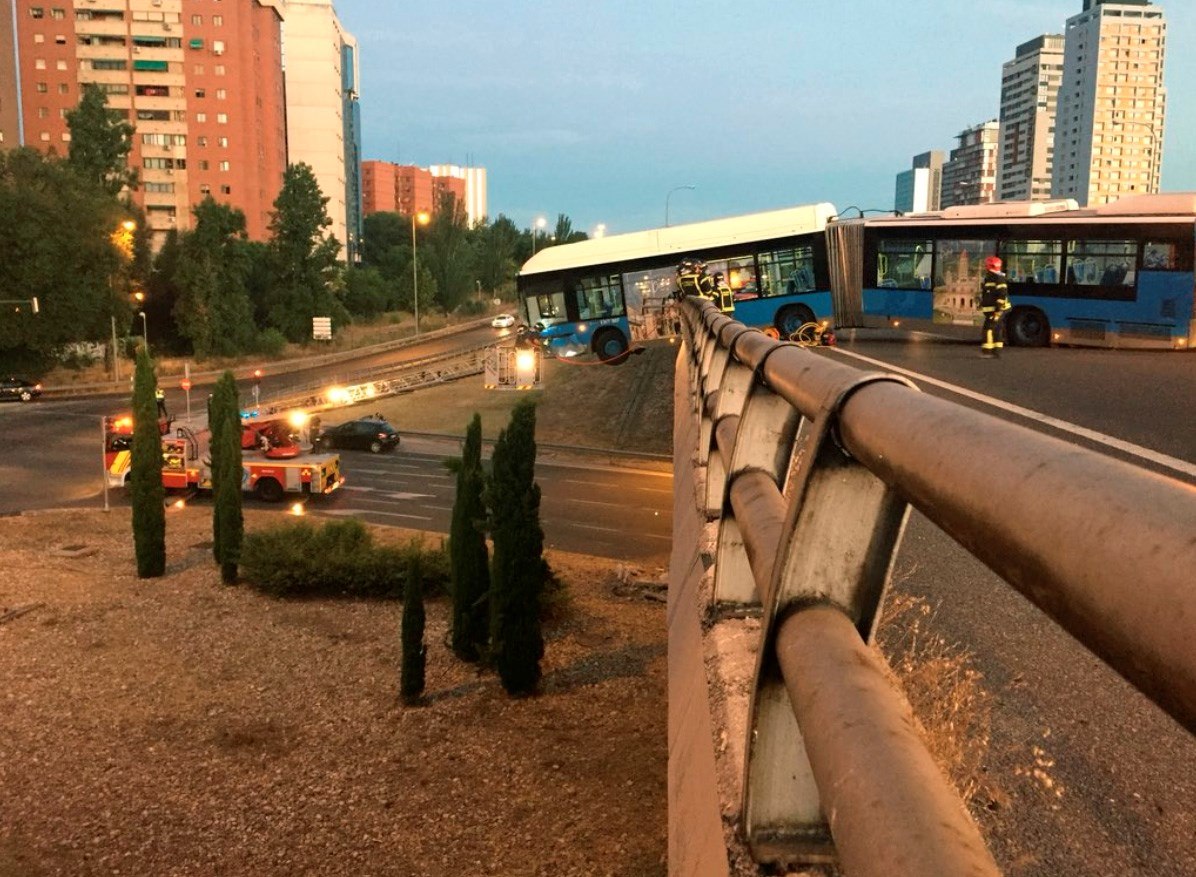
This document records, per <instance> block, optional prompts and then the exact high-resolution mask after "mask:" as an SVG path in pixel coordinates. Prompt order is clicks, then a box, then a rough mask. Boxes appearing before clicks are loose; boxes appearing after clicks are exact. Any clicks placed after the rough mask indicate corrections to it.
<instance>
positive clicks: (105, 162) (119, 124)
mask: <svg viewBox="0 0 1196 877" xmlns="http://www.w3.org/2000/svg"><path fill="white" fill-rule="evenodd" d="M66 126H67V128H68V129H69V130H70V132H71V148H70V155H69V157H68V159H67V161H68V163H69V165H70V167H71V169H72V170H74V171H75V172H76V173H77V174H78V175H79V176H80V177H81V178H82V179H83V180H85V181H86V182H87V183H88V184H90V185H92V186H95V187H97V188H98V189H99V190H100V191H102V192H106V193H107V194H108V195H110V196H112V197H115V196H117V195H119V194H120V193H121V191H122V190H123V189H125V188H129V189H133V188H136V186H137V172H136V171H135V170H133V169H132V168H130V167H129V162H128V158H129V151H130V150H131V149H132V148H133V131H134V128H133V126H132V125H131V124H130V123H129V122H128V121H126V120H125V117H124V114H123V113H122V112H120V111H118V110H109V109H108V97H107V95H105V94H104V92H103V90H102V89H101V88H100V87H99V86H98V85H96V84H95V83H94V82H88V83H85V84H84V85H83V88H82V91H81V92H80V95H79V104H78V106H76V107H75V108H74V109H73V110H68V111H67V114H66Z"/></svg>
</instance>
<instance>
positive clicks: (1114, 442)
mask: <svg viewBox="0 0 1196 877" xmlns="http://www.w3.org/2000/svg"><path fill="white" fill-rule="evenodd" d="M832 349H833V350H835V351H836V352H837V353H839V354H841V355H842V356H850V357H852V358H854V359H859V360H862V361H863V362H867V363H871V364H872V365H876V366H880V367H881V368H883V369H885V370H887V371H893V372H898V373H899V374H903V375H906V376H908V377H911V378H914V379H915V380H918V381H922V382H924V383H927V384H930V385H931V386H935V387H940V388H941V389H944V390H947V391H949V392H952V393H955V394H957V395H959V396H964V397H966V398H968V399H974V400H975V401H977V402H983V403H984V404H985V405H991V406H992V407H993V408H998V409H1000V410H1002V411H1008V412H1009V413H1010V414H1016V415H1018V416H1019V417H1024V418H1026V419H1027V420H1036V421H1038V422H1039V423H1042V424H1045V425H1047V426H1050V427H1053V428H1054V429H1058V430H1061V431H1063V432H1069V433H1071V434H1072V435H1078V436H1080V437H1081V438H1085V439H1088V441H1092V442H1096V443H1097V444H1101V445H1105V446H1106V447H1110V448H1115V449H1116V450H1118V451H1121V452H1122V453H1123V454H1129V455H1130V456H1133V457H1138V458H1140V459H1143V460H1149V461H1150V462H1152V463H1156V464H1158V465H1160V466H1164V467H1166V468H1168V469H1171V470H1173V471H1175V472H1181V473H1183V474H1184V475H1188V476H1190V477H1194V478H1196V464H1193V463H1189V462H1187V461H1186V460H1180V459H1177V458H1175V457H1170V456H1168V455H1167V454H1161V453H1159V452H1158V451H1152V450H1151V449H1150V448H1144V447H1142V446H1141V445H1135V444H1133V443H1132V442H1127V441H1123V440H1122V439H1119V438H1114V437H1113V436H1111V435H1105V434H1104V433H1103V432H1097V431H1096V430H1093V429H1088V428H1087V427H1084V426H1079V425H1077V424H1075V423H1072V422H1070V421H1067V420H1060V419H1059V418H1057V417H1051V416H1050V415H1049V414H1043V413H1042V412H1041V411H1035V410H1033V409H1032V408H1023V407H1022V406H1020V405H1014V404H1013V403H1012V402H1006V401H1004V400H1003V399H995V398H993V397H992V396H986V395H984V394H983V393H977V392H976V391H974V390H969V389H967V388H965V387H960V386H956V385H955V384H949V383H947V382H946V381H940V380H938V379H937V378H932V377H929V376H928V375H924V374H922V373H921V372H916V371H911V370H910V369H905V368H900V367H899V366H895V365H893V364H891V363H888V362H884V361H883V360H879V359H873V358H872V357H870V356H864V355H863V354H860V353H853V352H851V351H849V350H844V349H842V348H841V347H835V348H832Z"/></svg>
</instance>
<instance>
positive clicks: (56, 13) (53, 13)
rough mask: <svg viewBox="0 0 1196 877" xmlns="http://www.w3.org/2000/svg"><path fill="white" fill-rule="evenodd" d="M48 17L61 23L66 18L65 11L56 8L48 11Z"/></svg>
mask: <svg viewBox="0 0 1196 877" xmlns="http://www.w3.org/2000/svg"><path fill="white" fill-rule="evenodd" d="M50 17H51V18H56V19H58V20H59V21H62V20H63V19H64V18H66V10H64V9H60V8H58V7H57V6H55V7H54V8H53V9H51V10H50Z"/></svg>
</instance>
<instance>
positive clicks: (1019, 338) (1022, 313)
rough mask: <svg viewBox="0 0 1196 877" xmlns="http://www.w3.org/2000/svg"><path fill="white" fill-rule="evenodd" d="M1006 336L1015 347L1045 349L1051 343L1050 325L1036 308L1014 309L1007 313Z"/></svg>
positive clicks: (1044, 315)
mask: <svg viewBox="0 0 1196 877" xmlns="http://www.w3.org/2000/svg"><path fill="white" fill-rule="evenodd" d="M1007 319H1008V320H1009V323H1008V325H1007V326H1006V329H1007V330H1008V331H1007V332H1006V334H1007V335H1008V336H1009V343H1010V344H1011V345H1013V346H1015V347H1046V346H1047V345H1048V344H1049V343H1050V341H1051V324H1050V322H1049V321H1048V320H1047V318H1046V314H1044V313H1043V312H1042V311H1040V310H1039V309H1038V308H1014V309H1013V310H1012V311H1010V312H1009V317H1008V318H1007Z"/></svg>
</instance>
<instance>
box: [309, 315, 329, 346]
mask: <svg viewBox="0 0 1196 877" xmlns="http://www.w3.org/2000/svg"><path fill="white" fill-rule="evenodd" d="M311 337H312V339H313V340H315V341H331V340H332V317H312V318H311Z"/></svg>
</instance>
